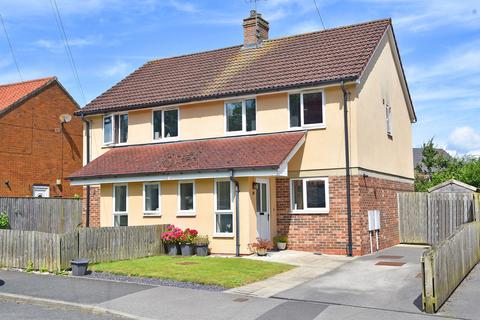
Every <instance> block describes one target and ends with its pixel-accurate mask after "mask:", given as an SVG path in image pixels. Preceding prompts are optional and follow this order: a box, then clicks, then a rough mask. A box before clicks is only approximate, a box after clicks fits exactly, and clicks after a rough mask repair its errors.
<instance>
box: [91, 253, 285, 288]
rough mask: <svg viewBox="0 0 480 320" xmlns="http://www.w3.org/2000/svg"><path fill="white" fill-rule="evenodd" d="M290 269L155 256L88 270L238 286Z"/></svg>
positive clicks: (232, 260) (245, 261)
mask: <svg viewBox="0 0 480 320" xmlns="http://www.w3.org/2000/svg"><path fill="white" fill-rule="evenodd" d="M292 268H294V266H291V265H287V264H281V263H272V262H264V261H257V260H250V259H242V258H233V257H231V258H221V257H169V256H155V257H149V258H141V259H134V260H122V261H114V262H107V263H99V264H94V265H92V266H91V267H90V269H91V270H93V271H97V272H108V273H113V274H119V275H126V276H139V277H147V278H159V279H169V280H176V281H188V282H195V283H200V284H210V285H219V286H222V287H225V288H233V287H239V286H242V285H245V284H248V283H252V282H256V281H260V280H264V279H267V278H269V277H271V276H273V275H276V274H278V273H281V272H285V271H287V270H290V269H292Z"/></svg>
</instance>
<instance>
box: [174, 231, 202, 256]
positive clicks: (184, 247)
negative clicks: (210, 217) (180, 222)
mask: <svg viewBox="0 0 480 320" xmlns="http://www.w3.org/2000/svg"><path fill="white" fill-rule="evenodd" d="M197 235H198V232H197V230H195V229H189V228H187V229H185V231H183V234H182V235H181V236H180V237H179V238H178V242H179V243H180V251H181V252H182V256H191V255H193V253H194V251H195V244H194V240H195V238H196V237H197Z"/></svg>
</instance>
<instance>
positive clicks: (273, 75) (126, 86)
mask: <svg viewBox="0 0 480 320" xmlns="http://www.w3.org/2000/svg"><path fill="white" fill-rule="evenodd" d="M390 26H391V20H390V19H384V20H378V21H372V22H367V23H362V24H357V25H351V26H346V27H340V28H335V29H328V30H325V31H318V32H311V33H305V34H300V35H295V36H289V37H284V38H279V39H273V40H266V41H264V42H263V43H262V45H261V46H260V47H258V48H244V47H243V46H241V45H239V46H234V47H229V48H223V49H218V50H212V51H207V52H201V53H195V54H188V55H183V56H178V57H173V58H165V59H159V60H154V61H150V62H148V63H146V64H145V65H143V66H142V67H140V68H139V69H137V70H136V71H134V72H133V73H132V74H130V75H129V76H127V77H126V78H125V79H123V80H122V81H120V82H119V83H117V84H116V85H115V86H113V87H112V88H111V89H109V90H107V91H106V92H104V93H103V94H102V95H100V96H99V97H97V98H96V99H94V100H93V101H92V102H90V103H89V104H87V105H86V106H85V108H83V109H81V110H79V111H78V112H77V114H96V113H104V112H111V111H119V110H132V109H139V108H146V107H152V106H159V105H167V104H175V103H186V102H193V101H201V100H207V99H215V98H224V97H229V96H235V95H242V94H254V93H261V92H273V91H279V90H287V89H290V88H297V87H308V86H315V85H321V84H326V83H334V82H340V81H342V80H343V81H354V80H357V79H359V77H360V76H361V74H362V72H363V71H364V70H365V68H366V66H367V64H368V62H369V60H370V58H371V57H372V55H373V53H374V51H375V48H376V47H377V45H378V44H379V42H380V40H381V39H382V36H383V35H384V34H385V32H386V30H387V29H388V28H389V27H390ZM402 72H403V70H402ZM402 76H403V75H402ZM407 90H408V88H407ZM408 99H410V97H408ZM409 101H410V100H409Z"/></svg>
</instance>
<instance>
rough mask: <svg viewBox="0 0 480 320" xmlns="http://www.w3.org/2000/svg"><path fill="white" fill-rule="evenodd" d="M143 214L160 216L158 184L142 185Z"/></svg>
mask: <svg viewBox="0 0 480 320" xmlns="http://www.w3.org/2000/svg"><path fill="white" fill-rule="evenodd" d="M143 214H144V215H146V216H152V215H160V183H145V184H144V185H143Z"/></svg>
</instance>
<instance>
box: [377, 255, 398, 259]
mask: <svg viewBox="0 0 480 320" xmlns="http://www.w3.org/2000/svg"><path fill="white" fill-rule="evenodd" d="M402 258H403V256H388V255H382V256H378V257H377V259H402Z"/></svg>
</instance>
